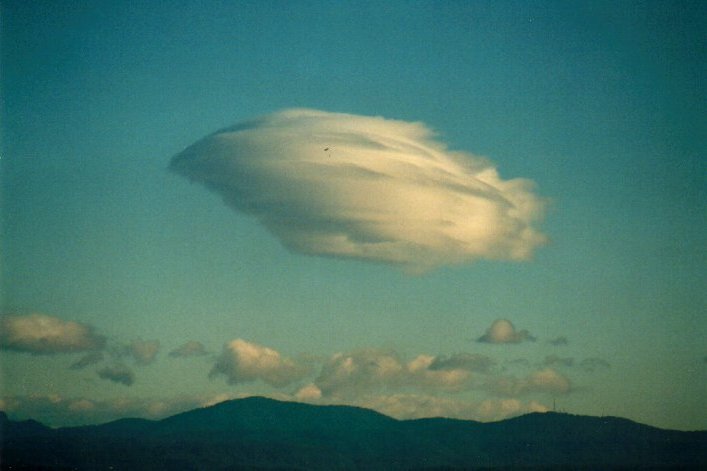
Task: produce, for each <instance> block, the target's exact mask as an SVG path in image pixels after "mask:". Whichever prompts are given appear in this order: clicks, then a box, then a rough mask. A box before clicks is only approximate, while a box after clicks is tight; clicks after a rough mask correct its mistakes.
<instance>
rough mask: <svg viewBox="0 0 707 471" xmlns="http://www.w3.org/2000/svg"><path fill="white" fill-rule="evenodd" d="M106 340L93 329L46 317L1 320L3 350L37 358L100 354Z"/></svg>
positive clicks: (84, 325)
mask: <svg viewBox="0 0 707 471" xmlns="http://www.w3.org/2000/svg"><path fill="white" fill-rule="evenodd" d="M105 342H106V339H105V337H103V336H102V335H98V334H96V332H95V331H94V329H93V327H91V326H89V325H87V324H82V323H79V322H73V321H65V320H63V319H59V318H58V317H53V316H48V315H45V314H29V315H26V316H5V317H2V318H0V348H2V349H4V350H14V351H18V352H26V353H32V354H35V355H51V354H55V353H73V352H83V351H89V350H99V349H101V348H103V347H104V346H105Z"/></svg>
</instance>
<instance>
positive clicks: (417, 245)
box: [0, 0, 707, 429]
mask: <svg viewBox="0 0 707 471" xmlns="http://www.w3.org/2000/svg"><path fill="white" fill-rule="evenodd" d="M706 9H707V7H706V6H705V3H704V2H687V1H678V2H657V1H649V2H604V1H589V2H552V1H542V2H533V1H530V2H526V1H523V2H511V1H501V2H485V1H479V2H386V3H380V2H346V3H342V2H317V1H312V2H299V1H297V2H267V1H266V2H217V1H203V2H202V1H199V2H159V3H155V2H131V3H124V4H120V2H107V1H105V2H104V1H77V2H71V6H66V5H61V4H58V3H56V2H43V1H40V2H21V1H13V0H9V1H3V2H2V7H1V8H0V15H1V16H0V28H1V33H2V37H1V40H2V43H1V47H0V54H1V59H2V64H1V65H2V67H1V70H2V71H1V74H2V75H1V83H2V124H1V125H2V159H1V160H0V172H1V175H0V178H1V179H2V259H1V262H2V306H1V308H2V310H1V312H0V349H2V351H1V352H0V355H1V356H0V358H1V360H0V361H1V366H2V375H1V379H2V384H1V386H0V406H2V407H0V409H4V410H6V411H8V413H9V414H10V416H11V417H16V418H26V417H32V418H35V419H38V420H42V421H45V422H47V423H51V424H53V425H61V424H74V423H87V422H96V421H104V420H110V419H114V418H118V417H121V416H126V415H129V416H144V417H162V416H164V415H166V414H169V413H172V412H176V411H180V410H184V409H186V408H191V407H196V406H199V405H203V404H209V403H213V402H215V401H218V400H222V399H226V398H231V397H239V396H243V395H249V394H265V395H271V396H273V397H278V398H283V399H292V400H302V401H307V402H312V403H322V404H327V403H344V404H354V405H361V406H366V407H373V408H376V409H377V410H380V411H382V412H384V413H387V414H390V415H393V416H396V417H401V418H407V417H420V416H429V415H446V416H451V417H460V418H469V419H477V420H495V419H500V418H504V417H508V416H512V415H517V414H520V413H523V412H527V411H532V410H547V409H551V408H552V407H553V403H554V404H556V407H557V408H559V409H561V410H565V411H568V412H572V413H578V414H594V415H600V414H606V415H616V416H623V417H627V418H630V419H633V420H637V421H640V422H644V423H647V424H651V425H656V426H661V427H670V428H678V429H697V428H699V429H707V412H706V411H707V407H705V404H704V398H705V397H707V347H705V339H706V338H707V316H706V315H705V314H707V294H706V293H707V290H705V286H707V272H706V268H707V256H706V255H705V254H706V253H707V251H706V250H705V249H706V248H707V193H706V191H707V182H706V181H705V180H706V177H707V165H706V164H705V159H704V155H703V154H704V149H705V148H707V147H706V145H707V134H706V131H707V130H706V129H705V126H706V124H705V119H704V117H705V112H706V111H707V110H706V109H705V103H707V101H706V100H705V98H706V97H705V88H704V84H705V83H706V79H707V77H706V76H705V67H706V66H705V63H707V62H706V61H705V59H706V58H705V51H704V38H705V29H706V26H705V19H706V13H707V12H706ZM214 133H216V134H214ZM326 148H328V149H329V150H326V151H325V150H324V149H326ZM175 156H176V157H175Z"/></svg>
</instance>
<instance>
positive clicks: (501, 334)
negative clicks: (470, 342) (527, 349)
mask: <svg viewBox="0 0 707 471" xmlns="http://www.w3.org/2000/svg"><path fill="white" fill-rule="evenodd" d="M526 340H527V341H530V342H535V337H533V336H532V335H530V333H529V332H528V331H527V330H516V328H515V326H513V323H512V322H511V321H509V320H506V319H497V320H495V321H493V324H491V327H489V328H488V329H487V330H486V333H485V334H484V335H482V336H481V337H479V338H478V340H477V342H482V343H520V342H523V341H526Z"/></svg>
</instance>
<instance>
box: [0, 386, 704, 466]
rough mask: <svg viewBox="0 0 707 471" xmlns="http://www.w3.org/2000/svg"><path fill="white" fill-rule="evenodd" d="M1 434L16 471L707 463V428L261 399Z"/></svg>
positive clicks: (10, 425)
mask: <svg viewBox="0 0 707 471" xmlns="http://www.w3.org/2000/svg"><path fill="white" fill-rule="evenodd" d="M0 427H1V430H0V431H1V432H2V460H1V461H0V462H1V463H2V469H8V470H9V469H17V468H20V469H22V467H25V468H24V469H29V468H31V469H64V468H67V469H69V468H73V469H104V468H108V467H110V466H112V467H113V469H144V470H148V469H150V470H151V469H224V470H225V469H432V468H438V469H439V468H445V469H473V468H488V467H506V468H508V467H510V468H513V467H567V466H572V467H583V468H596V469H600V468H604V467H606V466H620V467H626V466H630V467H639V468H640V467H652V466H681V467H687V468H690V467H693V468H699V467H705V466H707V431H697V432H682V431H674V430H665V429H659V428H656V427H651V426H647V425H643V424H639V423H637V422H633V421H631V420H628V419H623V418H610V417H601V418H600V417H590V416H576V415H571V414H564V413H556V412H548V413H531V414H526V415H523V416H519V417H515V418H512V419H507V420H503V421H498V422H489V423H482V422H475V421H467V420H460V419H447V418H428V419H415V420H397V419H394V418H391V417H388V416H386V415H384V414H381V413H379V412H376V411H372V410H370V409H364V408H359V407H354V406H345V405H327V406H318V405H312V404H304V403H298V402H286V401H278V400H274V399H269V398H263V397H250V398H244V399H235V400H230V401H224V402H221V403H218V404H215V405H212V406H208V407H202V408H198V409H194V410H191V411H186V412H183V413H180V414H175V415H173V416H170V417H167V418H165V419H161V420H147V419H120V420H116V421H112V422H107V423H104V424H98V425H87V426H80V427H65V428H58V429H50V428H48V427H46V426H44V425H42V424H40V423H39V422H35V421H12V420H10V419H8V418H7V416H6V415H5V414H4V413H0ZM13 466H14V467H13Z"/></svg>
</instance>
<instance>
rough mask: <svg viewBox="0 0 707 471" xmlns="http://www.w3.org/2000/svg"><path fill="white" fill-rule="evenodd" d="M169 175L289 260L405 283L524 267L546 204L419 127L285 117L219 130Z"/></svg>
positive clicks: (528, 186) (525, 186)
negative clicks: (385, 275) (383, 270)
mask: <svg viewBox="0 0 707 471" xmlns="http://www.w3.org/2000/svg"><path fill="white" fill-rule="evenodd" d="M170 168H171V169H172V170H174V171H175V172H177V173H179V174H181V175H183V176H185V177H187V178H189V179H190V180H192V181H195V182H199V183H202V184H203V185H205V186H206V187H208V188H209V189H211V190H212V191H214V192H216V193H218V194H219V195H221V196H222V197H223V199H224V201H225V202H226V203H227V204H228V205H230V206H232V207H233V208H235V209H236V210H238V211H242V212H244V213H247V214H250V215H253V216H254V217H256V218H257V219H258V220H259V221H260V222H261V223H262V224H263V225H264V226H265V227H266V228H267V229H268V230H269V231H270V232H271V233H272V234H274V235H275V236H276V237H277V238H278V239H280V241H281V242H282V243H283V244H284V245H285V246H286V247H288V248H289V249H291V250H293V251H296V252H299V253H304V254H311V255H324V256H336V257H347V258H355V259H361V260H368V261H375V262H385V263H392V264H397V265H401V266H404V267H406V268H407V269H409V270H410V271H418V272H419V271H424V270H427V269H430V268H434V267H436V266H439V265H445V264H456V263H467V262H472V261H474V260H477V259H481V258H483V259H503V260H526V259H528V258H529V257H530V256H531V255H532V253H533V251H534V250H535V249H536V248H537V247H538V246H539V245H541V244H543V243H544V242H545V236H544V235H543V234H541V233H540V231H539V230H538V229H537V227H536V224H537V223H538V222H539V220H540V219H541V218H542V214H543V211H544V206H545V202H544V200H543V199H542V198H540V197H538V196H537V195H536V194H535V193H534V184H533V183H532V182H531V181H529V180H525V179H512V180H503V179H502V178H501V177H500V176H499V174H498V172H497V170H496V168H495V167H494V166H493V165H492V164H491V163H490V162H489V161H488V160H486V159H483V158H480V157H476V156H473V155H471V154H466V153H462V152H454V151H450V150H448V149H447V147H446V146H445V144H444V143H442V142H440V141H438V140H437V139H436V137H435V135H434V133H433V132H432V131H430V130H429V129H428V128H427V127H426V126H425V125H424V124H422V123H411V122H405V121H396V120H390V119H384V118H381V117H367V116H357V115H351V114H343V113H328V112H324V111H317V110H308V109H291V110H284V111H280V112H277V113H274V114H271V115H267V116H264V117H261V118H259V119H255V120H252V121H247V122H244V123H241V124H238V125H235V126H232V127H230V128H226V129H223V130H220V131H218V132H216V133H214V134H212V135H210V136H207V137H206V138H204V139H202V140H200V141H198V142H196V143H195V144H193V145H192V146H190V147H188V148H187V149H185V150H184V151H183V152H181V153H180V154H178V155H176V156H175V157H174V158H173V159H172V161H171V165H170Z"/></svg>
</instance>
